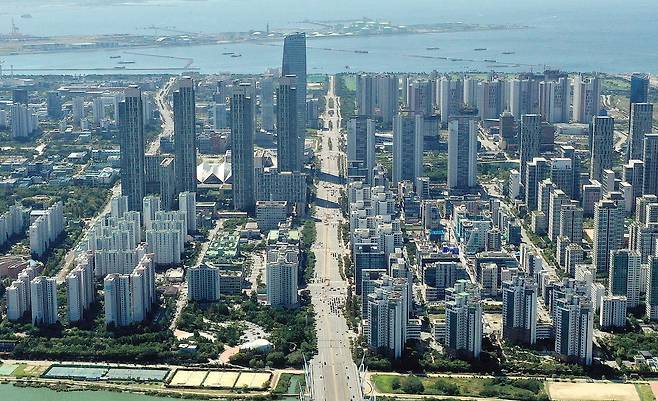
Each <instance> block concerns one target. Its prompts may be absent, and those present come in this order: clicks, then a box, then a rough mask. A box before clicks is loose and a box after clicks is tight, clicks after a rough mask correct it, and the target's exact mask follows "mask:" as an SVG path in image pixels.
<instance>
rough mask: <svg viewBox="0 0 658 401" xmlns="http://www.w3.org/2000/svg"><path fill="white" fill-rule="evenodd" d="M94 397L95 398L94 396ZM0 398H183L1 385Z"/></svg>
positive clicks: (83, 400) (56, 400)
mask: <svg viewBox="0 0 658 401" xmlns="http://www.w3.org/2000/svg"><path fill="white" fill-rule="evenodd" d="M92 395H93V396H92ZM0 398H2V399H3V400H8V401H9V400H11V401H13V400H21V401H44V400H48V401H88V400H90V399H92V398H93V400H94V401H173V400H178V401H180V400H181V398H172V397H154V396H150V395H144V394H130V393H119V392H111V391H89V390H88V391H54V390H50V389H47V388H38V387H17V386H14V385H13V384H4V383H3V384H0ZM294 400H295V398H281V399H280V400H279V401H294Z"/></svg>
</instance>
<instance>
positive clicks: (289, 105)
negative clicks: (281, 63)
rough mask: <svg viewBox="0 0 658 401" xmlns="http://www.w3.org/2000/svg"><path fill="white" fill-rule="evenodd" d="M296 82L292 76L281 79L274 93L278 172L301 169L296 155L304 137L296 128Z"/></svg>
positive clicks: (301, 165)
mask: <svg viewBox="0 0 658 401" xmlns="http://www.w3.org/2000/svg"><path fill="white" fill-rule="evenodd" d="M296 80H297V77H296V76H294V75H286V76H285V77H282V78H281V80H280V81H279V87H278V88H277V91H276V99H277V112H276V132H277V161H278V166H279V170H280V171H302V167H303V164H302V159H301V158H299V153H298V149H299V141H300V139H301V140H302V141H303V140H304V137H301V138H300V137H299V129H298V127H297V124H298V118H299V113H298V112H297V107H299V105H298V103H297V84H296ZM302 146H303V145H302Z"/></svg>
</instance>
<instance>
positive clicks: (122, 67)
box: [114, 65, 126, 70]
mask: <svg viewBox="0 0 658 401" xmlns="http://www.w3.org/2000/svg"><path fill="white" fill-rule="evenodd" d="M114 69H115V70H125V69H126V66H125V65H115V66H114Z"/></svg>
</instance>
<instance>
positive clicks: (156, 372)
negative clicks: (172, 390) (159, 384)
mask: <svg viewBox="0 0 658 401" xmlns="http://www.w3.org/2000/svg"><path fill="white" fill-rule="evenodd" d="M167 373H169V370H168V369H130V368H110V370H109V371H108V372H107V374H106V375H105V377H104V379H107V380H134V381H142V382H147V381H163V380H164V378H165V377H167Z"/></svg>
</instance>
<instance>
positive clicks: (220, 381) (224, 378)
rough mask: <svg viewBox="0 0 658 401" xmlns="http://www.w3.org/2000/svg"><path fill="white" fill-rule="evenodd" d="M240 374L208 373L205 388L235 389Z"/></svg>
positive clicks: (204, 382)
mask: <svg viewBox="0 0 658 401" xmlns="http://www.w3.org/2000/svg"><path fill="white" fill-rule="evenodd" d="M238 376H240V372H230V371H229V372H224V371H221V372H219V371H212V372H209V373H208V376H207V377H206V380H204V381H203V387H217V388H233V386H234V385H235V382H236V380H238Z"/></svg>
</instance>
